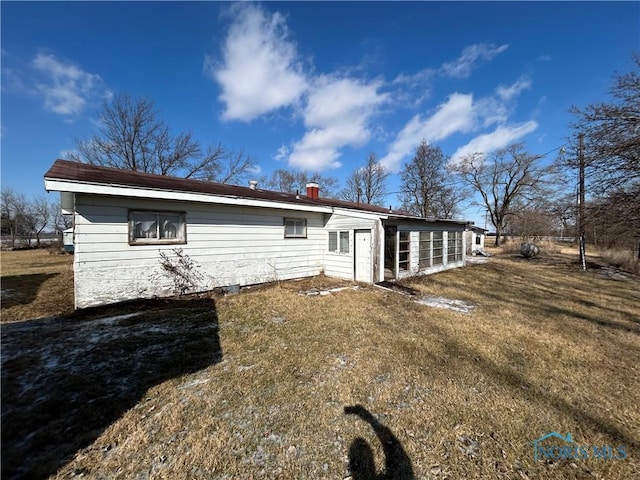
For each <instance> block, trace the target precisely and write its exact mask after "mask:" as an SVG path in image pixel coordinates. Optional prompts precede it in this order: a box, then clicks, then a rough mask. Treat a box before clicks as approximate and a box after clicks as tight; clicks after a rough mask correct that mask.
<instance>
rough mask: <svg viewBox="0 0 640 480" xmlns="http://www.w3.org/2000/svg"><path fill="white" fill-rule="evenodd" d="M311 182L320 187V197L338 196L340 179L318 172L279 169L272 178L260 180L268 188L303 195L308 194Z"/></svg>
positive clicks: (265, 177)
mask: <svg viewBox="0 0 640 480" xmlns="http://www.w3.org/2000/svg"><path fill="white" fill-rule="evenodd" d="M309 182H316V183H317V184H318V185H320V196H322V197H325V198H332V197H334V196H335V195H336V189H337V187H338V179H336V178H335V177H331V176H327V175H322V174H320V173H318V172H313V173H309V172H306V171H302V172H293V171H291V170H287V169H284V168H279V169H277V170H274V171H273V172H272V173H271V175H270V176H268V177H267V176H263V177H262V178H261V180H260V183H261V184H262V185H264V186H265V187H266V188H269V189H272V190H277V191H278V192H288V193H295V192H296V191H297V192H299V193H302V194H304V193H305V192H306V186H307V183H309Z"/></svg>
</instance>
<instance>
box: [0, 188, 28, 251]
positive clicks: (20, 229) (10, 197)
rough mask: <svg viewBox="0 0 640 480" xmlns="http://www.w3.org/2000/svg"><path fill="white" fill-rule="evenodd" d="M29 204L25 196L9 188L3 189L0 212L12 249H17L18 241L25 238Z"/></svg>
mask: <svg viewBox="0 0 640 480" xmlns="http://www.w3.org/2000/svg"><path fill="white" fill-rule="evenodd" d="M28 207H29V202H28V201H27V198H26V197H25V196H24V194H21V193H16V192H15V191H14V190H13V189H11V188H9V187H3V188H2V191H1V194H0V212H1V216H2V231H3V233H4V234H6V235H8V236H9V242H10V245H11V248H15V246H16V240H17V239H18V238H20V237H21V236H23V235H24V234H25V232H26V229H27V227H28V225H25V223H26V222H25V220H26V217H27V214H28Z"/></svg>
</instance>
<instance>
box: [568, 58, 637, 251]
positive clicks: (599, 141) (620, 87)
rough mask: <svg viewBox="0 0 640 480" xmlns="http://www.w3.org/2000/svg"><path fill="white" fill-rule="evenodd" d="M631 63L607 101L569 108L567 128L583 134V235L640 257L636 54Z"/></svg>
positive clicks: (573, 165)
mask: <svg viewBox="0 0 640 480" xmlns="http://www.w3.org/2000/svg"><path fill="white" fill-rule="evenodd" d="M633 61H634V67H635V70H634V71H631V72H629V73H625V74H615V75H614V77H613V86H612V87H611V89H610V91H609V94H610V100H609V101H607V102H603V103H596V104H592V105H588V106H587V107H585V108H583V109H579V108H577V107H574V108H573V109H572V113H573V114H574V115H575V117H576V120H575V121H574V122H573V124H572V127H573V128H574V129H575V130H576V131H577V132H578V133H579V134H580V133H582V134H583V135H584V137H583V138H584V150H583V152H582V153H583V158H584V159H585V165H586V171H585V180H586V183H587V188H586V196H587V198H586V202H585V207H586V211H585V212H584V213H585V215H586V216H585V219H584V220H585V224H586V225H585V227H586V231H585V233H586V237H587V238H588V239H590V240H591V241H592V242H594V243H598V244H600V245H601V246H605V247H615V248H620V247H622V248H628V249H631V250H633V249H635V250H636V252H637V255H638V258H640V214H639V212H640V205H639V200H638V196H639V195H640V55H638V54H636V55H635V56H634V57H633ZM574 148H575V146H574ZM575 158H577V155H575V156H573V159H575ZM573 159H570V160H573ZM565 163H566V166H569V167H573V168H575V167H576V164H575V160H574V161H573V162H571V161H569V162H565Z"/></svg>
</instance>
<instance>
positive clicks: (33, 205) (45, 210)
mask: <svg viewBox="0 0 640 480" xmlns="http://www.w3.org/2000/svg"><path fill="white" fill-rule="evenodd" d="M29 216H30V217H31V219H32V222H31V225H32V227H33V234H34V235H35V237H36V246H38V247H40V235H41V234H42V232H43V231H44V229H45V228H47V226H49V225H51V221H52V217H53V210H52V205H51V203H50V202H49V200H47V198H46V197H44V196H42V195H41V196H39V197H36V198H34V199H33V200H32V201H31V202H30V204H29Z"/></svg>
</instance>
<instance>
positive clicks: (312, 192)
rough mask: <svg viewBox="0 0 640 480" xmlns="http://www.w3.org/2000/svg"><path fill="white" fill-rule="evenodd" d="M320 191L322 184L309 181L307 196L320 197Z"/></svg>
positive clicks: (315, 198)
mask: <svg viewBox="0 0 640 480" xmlns="http://www.w3.org/2000/svg"><path fill="white" fill-rule="evenodd" d="M319 192H320V185H318V184H317V183H315V182H310V183H307V198H310V199H312V200H317V199H318V193H319Z"/></svg>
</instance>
